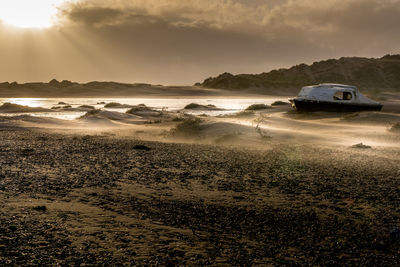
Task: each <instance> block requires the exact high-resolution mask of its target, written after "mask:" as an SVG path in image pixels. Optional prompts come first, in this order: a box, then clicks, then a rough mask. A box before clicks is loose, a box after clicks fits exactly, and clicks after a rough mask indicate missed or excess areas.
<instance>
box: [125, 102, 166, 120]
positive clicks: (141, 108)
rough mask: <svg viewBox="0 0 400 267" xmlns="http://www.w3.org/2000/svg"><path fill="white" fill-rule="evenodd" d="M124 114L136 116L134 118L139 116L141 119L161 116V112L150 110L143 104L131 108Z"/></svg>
mask: <svg viewBox="0 0 400 267" xmlns="http://www.w3.org/2000/svg"><path fill="white" fill-rule="evenodd" d="M126 113H127V114H132V115H136V116H141V117H159V116H161V115H162V112H160V111H157V110H154V109H151V108H149V107H147V106H145V105H143V104H141V105H137V106H133V107H132V108H131V109H130V110H128V111H127V112H126Z"/></svg>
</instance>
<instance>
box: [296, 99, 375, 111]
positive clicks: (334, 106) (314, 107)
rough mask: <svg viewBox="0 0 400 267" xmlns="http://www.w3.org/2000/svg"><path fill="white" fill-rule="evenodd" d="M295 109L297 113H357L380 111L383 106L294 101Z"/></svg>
mask: <svg viewBox="0 0 400 267" xmlns="http://www.w3.org/2000/svg"><path fill="white" fill-rule="evenodd" d="M291 102H292V105H293V107H294V108H295V109H296V110H297V111H303V112H314V111H329V112H356V111H364V110H367V111H368V110H369V111H380V110H381V109H382V105H381V104H357V103H343V102H328V101H317V100H306V99H292V100H291Z"/></svg>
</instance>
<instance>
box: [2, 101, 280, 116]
mask: <svg viewBox="0 0 400 267" xmlns="http://www.w3.org/2000/svg"><path fill="white" fill-rule="evenodd" d="M278 100H280V101H287V98H283V97H280V98H279V97H258V98H239V97H232V98H224V97H209V98H207V97H199V98H193V97H176V98H173V97H166V98H0V105H3V104H4V103H7V102H8V103H13V104H18V105H23V106H29V107H43V108H48V109H51V108H52V107H57V106H65V105H70V106H72V107H73V108H77V107H79V106H81V105H90V106H93V107H95V108H96V109H104V110H109V111H115V112H122V113H125V112H126V111H127V110H128V108H104V104H100V103H111V102H117V103H120V104H127V105H139V104H145V105H146V106H148V107H151V108H153V109H156V110H166V111H179V110H182V109H183V108H184V107H185V106H186V105H188V104H190V103H197V104H200V105H215V106H216V107H217V108H220V109H222V110H184V111H183V112H185V113H189V114H194V115H200V114H206V115H208V116H219V115H229V114H233V113H236V112H240V111H242V110H244V109H246V108H247V107H248V106H250V105H252V104H266V105H270V104H272V103H273V102H275V101H278ZM61 102H63V103H65V104H59V103H61ZM85 113H86V112H81V111H68V110H65V111H64V110H60V111H57V110H55V112H29V113H24V114H25V115H31V116H37V117H52V118H58V119H64V120H74V119H76V118H79V117H80V116H82V115H84V114H85ZM0 115H2V116H15V115H21V113H18V114H10V113H8V114H1V113H0Z"/></svg>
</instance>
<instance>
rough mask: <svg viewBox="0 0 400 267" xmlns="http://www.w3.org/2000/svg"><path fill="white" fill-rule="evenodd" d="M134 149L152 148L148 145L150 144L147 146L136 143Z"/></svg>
mask: <svg viewBox="0 0 400 267" xmlns="http://www.w3.org/2000/svg"><path fill="white" fill-rule="evenodd" d="M133 149H136V150H146V151H148V150H150V149H151V148H150V147H148V146H145V145H135V146H134V147H133Z"/></svg>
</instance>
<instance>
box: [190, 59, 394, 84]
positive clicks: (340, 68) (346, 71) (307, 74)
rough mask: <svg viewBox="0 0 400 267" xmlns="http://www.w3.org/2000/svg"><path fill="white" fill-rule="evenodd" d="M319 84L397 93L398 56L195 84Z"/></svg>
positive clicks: (336, 61)
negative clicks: (343, 85) (348, 85)
mask: <svg viewBox="0 0 400 267" xmlns="http://www.w3.org/2000/svg"><path fill="white" fill-rule="evenodd" d="M319 83H343V84H351V85H356V86H358V87H359V88H362V89H372V90H381V89H384V90H390V91H400V55H386V56H384V57H382V58H379V59H374V58H361V57H343V58H340V59H329V60H325V61H320V62H315V63H313V64H312V65H306V64H300V65H296V66H293V67H291V68H290V69H279V70H272V71H270V72H267V73H261V74H239V75H232V74H230V73H223V74H221V75H219V76H217V77H211V78H208V79H206V80H204V82H203V83H199V84H197V85H200V86H203V87H207V88H218V89H228V90H241V89H256V90H257V91H259V92H262V91H263V89H293V90H294V91H298V89H299V87H302V86H304V85H311V84H319Z"/></svg>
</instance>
